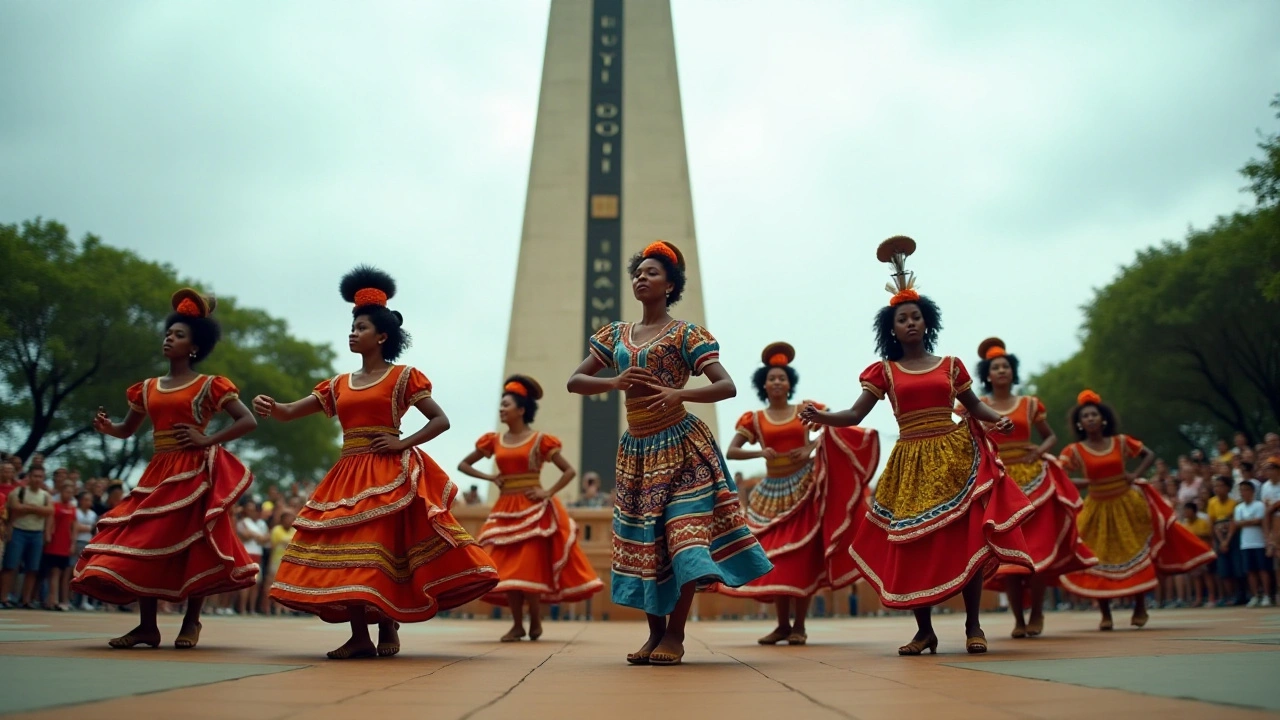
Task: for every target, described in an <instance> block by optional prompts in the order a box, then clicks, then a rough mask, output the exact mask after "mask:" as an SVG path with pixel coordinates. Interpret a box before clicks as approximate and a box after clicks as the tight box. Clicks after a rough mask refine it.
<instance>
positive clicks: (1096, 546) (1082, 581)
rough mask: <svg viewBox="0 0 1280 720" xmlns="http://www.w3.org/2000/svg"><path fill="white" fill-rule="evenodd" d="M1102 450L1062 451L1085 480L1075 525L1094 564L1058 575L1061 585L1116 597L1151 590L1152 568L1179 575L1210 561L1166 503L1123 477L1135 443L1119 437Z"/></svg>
mask: <svg viewBox="0 0 1280 720" xmlns="http://www.w3.org/2000/svg"><path fill="white" fill-rule="evenodd" d="M1110 443H1111V444H1110V445H1109V446H1108V447H1107V450H1106V451H1105V452H1102V453H1096V452H1094V451H1093V450H1090V449H1089V448H1088V447H1087V446H1085V445H1084V443H1072V444H1071V445H1068V446H1067V447H1065V448H1063V450H1062V456H1061V457H1062V464H1063V466H1064V467H1065V468H1066V469H1067V470H1071V471H1077V472H1080V473H1081V474H1082V475H1084V477H1085V479H1086V480H1088V481H1089V492H1088V494H1087V495H1086V496H1085V499H1084V507H1083V509H1081V511H1080V516H1079V518H1078V520H1077V524H1078V526H1079V528H1080V535H1081V536H1082V537H1083V538H1084V541H1085V542H1086V543H1088V545H1089V547H1090V548H1092V549H1093V551H1094V552H1095V553H1097V555H1098V560H1099V562H1098V564H1097V565H1095V566H1094V567H1091V568H1089V569H1087V570H1082V571H1080V572H1074V573H1071V574H1069V575H1064V576H1063V577H1062V587H1064V588H1066V589H1067V590H1069V591H1070V592H1073V593H1075V594H1077V595H1081V596H1083V597H1088V598H1098V599H1107V598H1117V597H1127V596H1130V595H1137V594H1138V593H1144V592H1147V591H1148V590H1153V589H1155V587H1156V585H1157V583H1158V580H1157V578H1156V571H1157V570H1158V571H1160V572H1162V573H1171V574H1176V573H1184V572H1187V571H1189V570H1194V569H1195V568H1197V567H1200V566H1201V565H1205V564H1207V563H1210V562H1212V561H1213V559H1214V557H1215V556H1214V554H1213V550H1211V549H1210V548H1209V546H1208V545H1206V544H1204V542H1203V541H1202V540H1200V538H1198V537H1196V536H1195V535H1193V534H1192V533H1191V531H1190V530H1187V529H1186V528H1185V527H1183V526H1182V525H1181V524H1179V523H1178V522H1177V515H1176V513H1174V511H1173V507H1172V506H1170V505H1169V501H1167V500H1165V499H1164V497H1163V496H1161V495H1160V492H1159V491H1158V490H1156V489H1155V488H1154V487H1152V486H1151V485H1150V484H1148V483H1147V482H1146V481H1145V480H1138V481H1135V482H1130V480H1129V479H1128V478H1127V477H1125V469H1124V461H1125V458H1135V457H1137V456H1138V455H1139V454H1141V453H1142V449H1143V445H1142V443H1141V442H1140V441H1138V440H1136V439H1134V438H1131V437H1126V436H1124V435H1120V436H1117V437H1112V438H1111V439H1110Z"/></svg>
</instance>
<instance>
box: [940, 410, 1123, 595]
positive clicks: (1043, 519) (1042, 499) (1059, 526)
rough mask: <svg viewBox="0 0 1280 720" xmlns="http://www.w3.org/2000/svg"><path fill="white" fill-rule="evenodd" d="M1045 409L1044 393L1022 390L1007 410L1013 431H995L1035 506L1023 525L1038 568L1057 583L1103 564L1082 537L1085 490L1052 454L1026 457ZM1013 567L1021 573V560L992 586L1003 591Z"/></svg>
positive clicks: (1009, 464)
mask: <svg viewBox="0 0 1280 720" xmlns="http://www.w3.org/2000/svg"><path fill="white" fill-rule="evenodd" d="M982 401H983V402H984V403H986V404H987V405H991V404H992V400H991V398H990V397H985V396H984V397H983V398H982ZM1045 412H1046V411H1045V407H1044V403H1042V402H1040V398H1037V397H1032V396H1028V395H1021V396H1019V397H1018V399H1017V402H1016V403H1015V404H1014V406H1013V409H1012V410H1010V411H1009V412H1008V413H1005V414H1006V415H1007V416H1008V418H1009V419H1010V420H1012V421H1013V432H1011V433H1009V434H1008V435H1002V434H1000V433H992V434H991V435H990V437H991V439H992V440H993V441H994V442H995V443H996V446H997V447H998V448H999V450H1000V460H1001V461H1002V462H1003V463H1004V469H1005V472H1007V473H1008V474H1009V477H1011V478H1013V481H1014V482H1016V483H1018V487H1020V488H1022V492H1024V493H1026V495H1027V499H1028V500H1030V501H1031V505H1032V506H1033V507H1034V508H1035V511H1034V512H1032V513H1031V516H1030V517H1028V518H1027V520H1026V522H1024V523H1022V526H1021V529H1022V537H1023V538H1025V539H1026V541H1027V550H1028V551H1029V552H1030V553H1031V562H1032V563H1033V564H1034V565H1035V571H1036V574H1038V575H1040V576H1041V577H1042V578H1044V579H1045V580H1046V582H1049V583H1056V582H1057V581H1058V578H1060V577H1061V576H1062V575H1064V574H1066V573H1069V572H1075V571H1077V570H1083V569H1085V568H1087V567H1093V566H1094V565H1097V564H1098V558H1097V557H1096V556H1095V555H1094V554H1093V551H1092V550H1090V549H1089V547H1088V546H1087V545H1086V544H1085V543H1084V541H1083V540H1081V539H1080V533H1079V531H1078V530H1077V529H1076V515H1077V514H1079V512H1080V506H1081V501H1080V491H1078V490H1076V486H1075V484H1074V483H1072V482H1071V478H1069V477H1067V473H1066V472H1065V471H1064V470H1063V469H1062V466H1061V465H1059V464H1058V462H1057V460H1056V459H1054V458H1053V457H1052V456H1050V455H1045V456H1043V457H1039V458H1036V459H1035V460H1033V461H1031V462H1025V461H1024V458H1025V457H1026V455H1027V453H1028V452H1029V451H1031V450H1034V449H1035V448H1036V447H1037V443H1036V442H1035V441H1034V440H1033V439H1032V437H1033V436H1032V433H1033V432H1034V430H1035V426H1036V424H1037V423H1039V422H1040V421H1042V420H1044V417H1045ZM961 414H963V413H961ZM1010 572H1012V573H1014V574H1020V573H1021V572H1022V570H1021V568H1020V567H1018V566H1014V567H1003V568H1001V570H1000V571H999V572H997V574H996V578H995V579H994V580H993V581H992V582H990V583H988V585H987V587H988V589H991V590H999V591H1003V590H1004V589H1005V586H1004V582H1003V580H1004V577H1005V575H1006V574H1007V573H1010Z"/></svg>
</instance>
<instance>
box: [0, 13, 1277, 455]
mask: <svg viewBox="0 0 1280 720" xmlns="http://www.w3.org/2000/svg"><path fill="white" fill-rule="evenodd" d="M633 1H634V0H633ZM547 8H548V3H547V2H545V1H542V2H536V1H534V0H507V1H506V2H496V1H494V0H487V1H486V2H465V1H464V0H451V1H449V2H425V1H420V2H403V3H393V2H373V3H356V2H345V3H338V2H316V1H307V2H302V1H295V2H273V3H257V2H247V1H236V2H226V1H220V2H194V1H187V2H167V1H163V0H156V1H153V2H140V1H132V0H115V1H113V2H109V3H107V2H89V1H87V0H80V1H78V2H59V3H45V2H35V1H34V0H22V1H18V0H0V68H4V70H3V71H0V222H19V221H22V220H24V219H30V218H33V217H36V216H43V217H45V218H53V219H57V220H59V221H61V222H63V223H65V224H67V225H68V226H69V227H70V229H71V231H72V232H73V233H74V234H75V235H76V236H77V237H78V236H81V235H83V234H84V233H86V232H93V233H96V234H98V235H100V236H101V237H102V238H103V239H104V240H105V241H106V242H108V243H111V244H114V245H118V246H123V247H128V248H132V249H134V250H136V251H138V252H139V253H140V254H142V255H143V256H144V257H147V258H152V259H157V260H162V261H165V262H168V263H171V264H172V265H174V266H175V267H177V268H178V269H179V271H181V272H182V273H183V274H185V275H187V276H190V277H194V278H198V279H199V280H200V281H202V282H203V283H204V284H206V286H207V287H210V288H212V289H213V290H214V291H215V292H217V293H218V294H221V295H233V296H235V297H237V298H238V299H239V300H240V301H242V302H244V303H248V304H251V305H256V306H261V307H265V308H267V309H269V310H270V311H271V312H273V313H274V314H277V315H281V316H284V317H287V318H288V319H289V321H290V323H291V327H292V330H293V331H294V332H295V333H297V334H298V335H301V336H303V337H305V338H308V339H310V340H313V341H317V342H328V343H331V344H332V345H333V347H334V348H335V349H336V350H337V351H338V352H339V367H340V369H342V370H349V369H352V368H353V367H354V366H355V362H354V359H353V358H352V357H350V356H349V355H348V354H347V351H346V344H345V338H346V334H347V329H348V325H349V315H348V310H347V306H346V305H345V304H344V303H343V302H342V301H341V299H340V298H339V297H338V295H337V292H336V287H337V282H338V278H339V277H340V276H341V275H342V273H343V272H345V271H346V270H347V269H348V268H350V267H351V266H352V265H355V264H357V263H362V262H371V263H375V264H380V265H382V266H384V267H386V268H388V269H390V270H392V271H393V273H394V274H395V275H396V277H397V279H398V280H399V282H400V285H401V294H400V296H399V297H398V298H397V299H396V301H395V302H394V305H395V306H396V307H397V308H400V309H401V310H403V311H404V312H405V315H406V322H407V324H408V326H409V328H410V330H411V331H412V332H413V333H414V335H415V337H416V338H417V344H416V346H415V347H414V349H413V350H412V351H410V352H409V353H408V354H407V356H406V357H405V358H404V359H405V361H407V362H408V363H411V364H413V365H416V366H418V367H420V368H422V369H423V370H424V371H425V372H426V373H427V374H428V375H429V376H430V377H431V378H432V380H433V382H434V383H435V386H436V397H437V399H438V400H439V401H440V403H441V404H442V406H444V408H445V410H446V411H447V412H448V413H449V415H450V417H451V419H452V420H453V428H454V429H453V430H452V431H450V432H449V433H447V434H446V435H445V436H443V437H441V438H440V439H438V440H436V441H433V442H432V443H431V444H430V446H429V447H428V448H427V449H428V452H430V453H431V454H432V455H433V456H434V457H436V459H437V460H438V461H439V462H440V464H441V465H443V466H445V467H446V468H449V467H452V466H453V465H454V464H455V463H456V462H457V460H458V459H459V458H460V457H461V456H463V455H465V454H466V452H467V451H468V450H469V448H470V447H471V444H472V442H473V441H474V439H475V438H476V437H477V436H478V435H479V434H480V433H481V432H484V431H486V430H488V429H490V427H491V426H492V424H493V422H494V412H495V408H496V404H497V403H496V401H497V398H496V397H495V393H496V391H497V388H498V385H499V383H500V382H501V380H502V370H503V367H502V366H503V358H504V345H505V342H506V334H507V316H508V313H509V311H510V303H511V291H512V280H513V278H514V274H515V263H516V249H517V246H518V244H519V239H520V230H521V217H522V212H523V206H524V199H525V198H524V193H525V183H526V180H527V176H528V167H529V157H530V152H531V146H532V140H533V123H534V117H535V112H536V109H537V102H538V87H539V81H540V73H541V63H542V51H543V45H544V43H545V32H546V26H547ZM673 11H674V17H675V34H676V49H677V55H678V61H679V68H680V81H681V86H682V93H683V102H684V111H685V129H686V135H687V140H688V152H689V162H690V173H691V176H692V183H693V199H694V207H695V218H696V222H697V233H698V243H699V246H700V252H701V257H702V259H703V264H704V265H703V267H704V273H705V275H704V277H703V278H702V280H701V281H702V283H703V288H704V289H703V292H704V296H705V299H706V304H707V316H708V317H707V321H708V326H709V327H710V329H711V330H712V332H713V333H715V335H716V336H717V337H718V338H719V339H720V341H721V344H722V347H723V355H722V357H723V361H724V364H725V365H726V367H727V368H728V369H729V371H730V373H731V374H732V375H733V376H734V377H735V379H737V381H738V384H739V388H740V392H739V397H738V398H736V399H735V400H733V401H730V402H726V403H722V404H721V405H720V406H719V419H720V429H721V436H722V438H723V439H724V440H725V441H727V440H728V438H729V435H730V433H731V432H732V423H733V421H734V420H735V419H736V417H737V416H738V414H740V413H741V412H743V411H745V410H748V409H753V408H754V407H756V406H757V405H758V402H757V401H756V400H755V398H754V392H753V391H752V390H751V389H750V387H749V380H750V374H751V372H752V371H753V370H754V369H755V367H756V364H757V362H758V358H759V351H760V348H761V347H762V346H763V345H764V344H765V343H767V342H768V341H771V340H775V339H787V340H789V341H791V342H792V343H794V344H795V345H796V347H797V349H798V353H799V354H798V357H797V360H796V365H797V368H798V369H799V371H800V373H801V375H802V380H801V385H800V388H799V394H800V395H802V396H804V397H812V398H816V399H819V400H822V401H825V402H828V403H832V404H839V405H845V404H848V403H850V402H852V401H853V399H854V398H855V397H856V395H857V393H858V387H857V381H856V380H857V375H858V373H859V372H860V371H861V370H862V369H863V368H864V367H865V366H866V365H867V364H869V363H870V362H872V361H873V360H874V359H875V358H874V346H873V340H872V336H871V333H870V331H869V325H870V322H871V318H872V315H873V314H874V312H875V311H876V309H877V308H879V307H880V306H881V305H882V304H883V303H884V301H885V300H886V298H887V294H886V293H885V292H884V291H883V284H884V282H885V281H886V280H887V277H886V275H887V272H888V271H887V269H886V268H885V267H884V266H882V265H880V264H878V263H877V262H876V261H875V259H874V248H875V245H876V244H877V243H878V242H879V241H880V240H881V239H883V238H885V237H888V236H889V235H893V234H898V233H905V234H909V235H912V236H914V237H915V238H916V239H917V240H918V242H919V243H920V250H919V252H918V253H917V255H916V257H915V258H913V260H914V261H915V262H914V263H913V265H912V267H913V268H914V269H915V270H916V271H917V273H918V275H919V283H920V287H921V289H922V290H923V291H924V292H925V293H927V294H929V295H930V296H932V297H933V298H934V299H935V300H937V301H938V302H939V304H940V305H941V306H942V309H943V313H944V325H945V330H944V332H943V333H942V342H941V347H940V350H941V351H942V352H944V353H948V354H955V355H959V356H960V357H961V358H962V359H964V360H965V361H966V362H967V363H968V364H969V365H971V366H972V365H973V364H974V363H975V358H974V355H975V352H976V347H977V344H978V342H979V341H980V340H981V339H982V338H983V337H985V336H987V335H990V334H998V335H1000V336H1002V337H1004V338H1005V339H1006V340H1007V341H1008V343H1009V346H1010V349H1011V350H1012V351H1013V352H1016V353H1017V354H1018V355H1019V356H1020V357H1021V358H1022V360H1023V362H1024V365H1025V366H1026V367H1027V368H1028V369H1029V370H1035V369H1037V368H1040V367H1043V366H1044V365H1045V364H1048V363H1051V362H1055V361H1059V360H1062V359H1064V358H1066V357H1068V356H1069V355H1070V354H1071V353H1072V352H1073V351H1074V350H1075V349H1076V347H1077V346H1078V339H1077V330H1078V326H1079V323H1080V320H1081V313H1080V309H1079V308H1080V306H1081V305H1082V304H1083V303H1085V302H1086V301H1087V300H1088V298H1089V296H1090V293H1091V289H1092V288H1094V287H1097V286H1099V285H1102V284H1105V283H1106V282H1107V281H1108V280H1109V279H1111V278H1112V277H1114V275H1115V273H1116V271H1117V269H1118V267H1119V266H1120V265H1121V264H1123V263H1126V262H1128V261H1130V260H1131V259H1132V257H1133V255H1134V252H1135V250H1137V249H1139V248H1142V247H1144V246H1147V245H1150V244H1153V243H1158V242H1160V241H1161V240H1164V239H1178V238H1181V237H1183V235H1184V234H1185V231H1186V229H1187V227H1188V226H1190V225H1195V226H1204V225H1206V224H1208V223H1210V222H1211V221H1212V220H1213V219H1214V217H1215V216H1217V215H1219V214H1223V213H1227V212H1231V211H1233V210H1235V209H1237V208H1241V207H1244V206H1246V205H1248V204H1249V197H1247V196H1246V195H1243V194H1241V193H1240V188H1241V186H1242V185H1243V184H1244V183H1243V180H1242V179H1241V178H1240V176H1239V175H1238V174H1237V169H1238V168H1239V167H1240V166H1241V165H1242V164H1243V163H1244V161H1245V160H1246V159H1248V158H1249V157H1251V156H1252V155H1253V154H1254V153H1255V148H1254V144H1255V143H1256V141H1257V135H1256V132H1255V131H1256V130H1257V129H1258V128H1264V129H1266V130H1268V131H1274V130H1275V129H1276V124H1275V122H1274V120H1273V119H1272V115H1271V110H1270V109H1269V108H1268V107H1267V103H1268V101H1269V99H1270V98H1271V96H1272V95H1273V94H1274V93H1275V92H1277V91H1280V40H1277V37H1280V35H1278V34H1277V28H1280V3H1277V2H1274V1H1273V0H1231V1H1229V2H1222V3H1214V2H1208V1H1204V2H1187V1H1185V0H1158V1H1151V2H1136V1H1128V2H1120V3H1116V2H1073V3H1060V2H1053V3H1051V2H1014V1H1012V0H1010V1H1006V2H1001V1H987V2H967V3H962V2H942V1H940V0H939V1H936V2H916V3H912V4H909V5H908V4H904V3H896V2H894V3H891V2H845V1H832V2H808V1H801V0H797V1H795V2H790V1H789V2H785V3H784V2H778V1H776V0H769V1H767V2H766V1H759V2H740V1H737V0H735V1H733V2H730V1H729V0H675V2H674V3H673ZM744 278H746V279H748V280H745V281H744ZM678 307H679V306H677V309H678ZM677 314H678V313H677ZM571 370H572V368H568V367H566V368H565V376H566V377H567V375H568V373H569V372H570V371H571ZM563 379H564V378H558V377H557V378H543V381H544V385H546V386H547V387H549V388H551V391H553V392H555V391H556V388H559V387H561V383H562V381H563ZM245 390H246V392H252V390H253V389H252V388H246V389H245ZM123 391H124V388H121V392H122V393H123ZM1059 410H1060V409H1058V408H1050V411H1051V412H1057V411H1059ZM868 424H869V425H871V426H874V427H877V428H879V429H880V430H881V431H882V432H886V433H888V434H890V435H892V433H893V428H894V423H893V419H892V416H891V414H890V412H889V410H888V408H887V407H885V406H883V405H882V406H881V407H879V408H877V410H876V411H875V412H874V413H873V414H872V415H871V417H870V419H869V421H868ZM543 429H544V430H546V431H548V432H552V433H554V432H556V428H552V427H546V428H543ZM886 451H887V448H886ZM735 469H744V470H752V469H757V468H754V467H753V466H752V465H750V464H743V465H735Z"/></svg>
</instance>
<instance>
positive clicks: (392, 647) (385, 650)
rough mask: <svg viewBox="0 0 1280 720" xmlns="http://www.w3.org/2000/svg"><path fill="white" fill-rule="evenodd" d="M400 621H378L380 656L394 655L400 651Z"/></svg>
mask: <svg viewBox="0 0 1280 720" xmlns="http://www.w3.org/2000/svg"><path fill="white" fill-rule="evenodd" d="M399 630H400V623H398V622H396V621H395V620H383V621H382V622H380V623H378V657H392V656H393V655H398V654H399V653H400V633H399Z"/></svg>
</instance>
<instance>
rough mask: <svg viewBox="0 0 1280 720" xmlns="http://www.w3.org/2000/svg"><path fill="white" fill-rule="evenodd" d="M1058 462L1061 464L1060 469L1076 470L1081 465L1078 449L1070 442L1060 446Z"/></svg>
mask: <svg viewBox="0 0 1280 720" xmlns="http://www.w3.org/2000/svg"><path fill="white" fill-rule="evenodd" d="M1058 462H1059V463H1061V464H1062V469H1063V470H1066V471H1068V472H1074V471H1078V470H1080V469H1081V468H1082V467H1083V463H1081V462H1080V449H1079V448H1077V447H1076V445H1075V443H1072V444H1070V445H1068V446H1066V447H1064V448H1062V454H1061V455H1059V456H1058Z"/></svg>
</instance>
